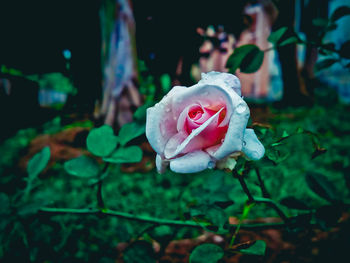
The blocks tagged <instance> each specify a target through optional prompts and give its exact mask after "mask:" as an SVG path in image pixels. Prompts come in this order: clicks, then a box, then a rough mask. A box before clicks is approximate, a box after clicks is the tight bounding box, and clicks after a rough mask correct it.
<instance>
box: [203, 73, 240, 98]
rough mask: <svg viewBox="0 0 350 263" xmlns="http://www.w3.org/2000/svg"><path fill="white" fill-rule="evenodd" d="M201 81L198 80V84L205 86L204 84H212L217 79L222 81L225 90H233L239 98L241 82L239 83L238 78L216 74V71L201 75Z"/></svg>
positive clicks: (231, 75) (228, 74) (226, 74)
mask: <svg viewBox="0 0 350 263" xmlns="http://www.w3.org/2000/svg"><path fill="white" fill-rule="evenodd" d="M201 77H202V79H201V80H200V83H202V84H206V83H212V82H215V81H217V80H218V79H220V80H223V81H224V84H225V88H227V89H233V90H234V91H235V92H236V93H237V94H238V95H239V96H241V95H242V94H241V82H240V81H239V78H237V77H236V76H235V75H233V74H230V73H225V72H217V71H211V72H208V73H202V74H201Z"/></svg>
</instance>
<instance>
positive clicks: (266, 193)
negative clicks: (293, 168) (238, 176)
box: [255, 168, 270, 198]
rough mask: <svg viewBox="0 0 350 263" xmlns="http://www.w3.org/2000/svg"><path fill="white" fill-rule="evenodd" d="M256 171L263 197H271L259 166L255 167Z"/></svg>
mask: <svg viewBox="0 0 350 263" xmlns="http://www.w3.org/2000/svg"><path fill="white" fill-rule="evenodd" d="M255 173H256V176H257V177H258V181H259V185H260V189H261V193H262V195H263V197H265V198H270V194H269V192H268V191H267V189H266V186H265V184H264V181H263V180H262V178H261V175H260V172H259V169H258V168H255Z"/></svg>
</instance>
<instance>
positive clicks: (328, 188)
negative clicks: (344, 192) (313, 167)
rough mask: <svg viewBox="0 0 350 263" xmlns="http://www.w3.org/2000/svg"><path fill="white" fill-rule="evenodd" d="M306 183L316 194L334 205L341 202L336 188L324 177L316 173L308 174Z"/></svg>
mask: <svg viewBox="0 0 350 263" xmlns="http://www.w3.org/2000/svg"><path fill="white" fill-rule="evenodd" d="M306 182H307V184H308V186H309V187H310V188H311V189H312V190H313V191H314V192H315V193H316V194H318V195H319V196H320V197H322V198H324V199H326V200H327V201H329V202H331V203H333V202H335V201H338V200H339V197H338V195H337V193H336V190H335V188H334V186H333V185H332V183H331V182H330V181H329V180H328V179H327V177H325V176H324V175H322V174H319V173H315V172H308V173H307V174H306Z"/></svg>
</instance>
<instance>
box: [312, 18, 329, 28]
mask: <svg viewBox="0 0 350 263" xmlns="http://www.w3.org/2000/svg"><path fill="white" fill-rule="evenodd" d="M328 22H329V20H328V19H326V18H314V19H312V24H313V25H314V26H317V27H326V26H327V25H328Z"/></svg>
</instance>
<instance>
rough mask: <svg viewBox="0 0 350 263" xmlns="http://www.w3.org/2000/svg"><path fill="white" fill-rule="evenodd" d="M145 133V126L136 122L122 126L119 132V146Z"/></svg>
mask: <svg viewBox="0 0 350 263" xmlns="http://www.w3.org/2000/svg"><path fill="white" fill-rule="evenodd" d="M144 133H145V126H144V125H140V124H138V123H136V122H131V123H127V124H124V125H123V127H122V128H121V129H120V131H119V142H120V144H121V145H123V146H124V145H125V144H127V143H128V142H129V141H131V140H132V139H134V138H136V137H139V136H140V135H142V134H144Z"/></svg>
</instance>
